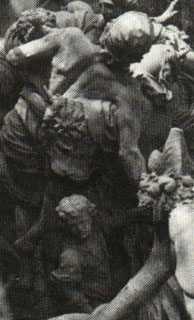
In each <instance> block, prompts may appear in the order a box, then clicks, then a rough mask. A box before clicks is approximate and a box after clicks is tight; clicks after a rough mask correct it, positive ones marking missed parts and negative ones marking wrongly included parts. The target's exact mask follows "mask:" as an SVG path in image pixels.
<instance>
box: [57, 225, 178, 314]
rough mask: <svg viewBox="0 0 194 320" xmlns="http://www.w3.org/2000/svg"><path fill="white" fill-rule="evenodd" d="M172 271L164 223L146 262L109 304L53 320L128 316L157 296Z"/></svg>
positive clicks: (158, 230)
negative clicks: (84, 312)
mask: <svg viewBox="0 0 194 320" xmlns="http://www.w3.org/2000/svg"><path fill="white" fill-rule="evenodd" d="M173 272H174V268H173V263H172V262H171V253H170V239H169V236H168V223H167V222H164V223H161V224H158V225H157V226H156V228H155V238H154V245H153V248H152V251H151V253H150V257H149V258H148V260H147V262H146V263H145V265H144V266H143V267H142V269H141V270H140V271H139V272H138V273H137V274H136V275H135V276H134V277H133V278H132V279H131V280H129V282H128V283H127V284H126V286H125V287H124V288H123V289H122V290H121V291H120V292H119V293H118V295H117V296H116V297H115V298H114V299H113V300H112V301H111V302H110V303H108V304H105V305H104V306H100V307H98V308H97V309H96V310H94V312H93V313H92V314H91V315H84V314H70V315H63V316H61V317H59V318H56V320H101V319H106V320H120V319H123V318H125V317H126V318H127V317H130V314H132V313H134V312H135V311H136V310H137V309H138V308H140V307H141V306H143V305H144V304H145V303H147V302H148V301H149V300H150V299H152V298H153V297H154V296H155V294H157V292H158V291H159V290H160V288H161V287H162V285H163V284H164V283H165V282H166V281H167V280H168V279H169V277H170V276H171V275H172V274H173ZM53 320H54V319H53Z"/></svg>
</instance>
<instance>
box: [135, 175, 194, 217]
mask: <svg viewBox="0 0 194 320" xmlns="http://www.w3.org/2000/svg"><path fill="white" fill-rule="evenodd" d="M161 197H162V199H163V202H162V209H163V210H164V211H167V212H170V211H171V210H172V209H173V208H174V207H176V205H177V204H178V203H180V202H182V203H188V202H192V201H194V180H193V179H192V178H191V177H190V176H186V175H177V174H174V173H171V174H164V175H160V176H159V175H157V174H156V173H153V172H152V173H150V174H149V173H143V174H142V177H141V180H140V184H139V192H138V198H139V207H143V208H146V209H148V208H153V206H156V205H157V203H159V201H160V200H161Z"/></svg>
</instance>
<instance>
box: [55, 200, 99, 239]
mask: <svg viewBox="0 0 194 320" xmlns="http://www.w3.org/2000/svg"><path fill="white" fill-rule="evenodd" d="M95 207H96V206H95V205H94V204H93V203H91V202H90V201H89V200H88V199H87V198H86V197H84V196H82V195H72V196H70V197H65V198H63V199H62V200H61V201H60V202H59V205H58V206H57V208H56V211H57V212H58V215H59V217H60V218H61V219H63V221H64V222H65V223H67V225H68V226H69V227H70V229H71V231H72V233H73V234H74V235H76V236H78V237H80V238H82V239H83V238H87V237H88V236H89V235H90V234H91V229H92V216H93V215H94V213H95Z"/></svg>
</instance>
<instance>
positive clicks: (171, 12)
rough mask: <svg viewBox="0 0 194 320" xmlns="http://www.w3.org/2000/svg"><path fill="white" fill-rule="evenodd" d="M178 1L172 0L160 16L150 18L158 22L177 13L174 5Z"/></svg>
mask: <svg viewBox="0 0 194 320" xmlns="http://www.w3.org/2000/svg"><path fill="white" fill-rule="evenodd" d="M178 1H179V0H174V1H172V2H171V4H170V5H169V7H168V8H167V9H166V10H165V11H164V13H163V14H162V15H161V16H158V17H152V20H154V21H155V22H158V23H164V22H166V21H167V20H169V19H171V18H172V17H174V16H175V15H176V14H177V13H178V11H177V10H175V7H176V5H177V3H178Z"/></svg>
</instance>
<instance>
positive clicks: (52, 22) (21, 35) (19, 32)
mask: <svg viewBox="0 0 194 320" xmlns="http://www.w3.org/2000/svg"><path fill="white" fill-rule="evenodd" d="M42 26H47V27H50V28H55V27H56V15H55V14H54V13H53V12H51V11H49V10H45V9H43V8H36V9H32V10H28V11H24V12H23V13H22V15H21V16H20V18H19V19H18V20H17V21H16V22H15V23H14V24H13V25H12V26H11V27H10V28H9V29H8V30H7V32H6V34H5V51H6V53H7V52H9V50H11V49H13V48H14V47H16V46H19V45H21V44H24V43H27V42H29V41H32V40H35V39H39V38H41V37H42V36H44V35H45V32H44V30H43V28H42Z"/></svg>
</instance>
